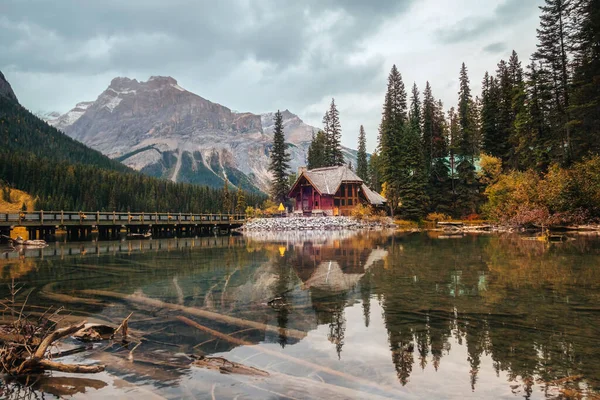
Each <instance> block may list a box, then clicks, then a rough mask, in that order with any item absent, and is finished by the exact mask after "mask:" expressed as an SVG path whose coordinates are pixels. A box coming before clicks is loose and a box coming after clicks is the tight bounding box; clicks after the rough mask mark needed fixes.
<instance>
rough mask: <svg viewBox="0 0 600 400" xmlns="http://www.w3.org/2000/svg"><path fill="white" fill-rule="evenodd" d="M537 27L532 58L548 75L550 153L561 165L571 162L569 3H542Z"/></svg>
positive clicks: (565, 0) (559, 0) (553, 0)
mask: <svg viewBox="0 0 600 400" xmlns="http://www.w3.org/2000/svg"><path fill="white" fill-rule="evenodd" d="M540 9H541V11H542V14H541V16H540V28H538V30H537V37H538V44H537V51H536V53H535V54H534V59H535V60H537V61H539V62H541V63H542V65H543V68H544V69H547V70H548V72H549V73H550V76H551V80H550V82H551V85H552V87H551V91H552V99H551V114H550V115H551V116H552V121H551V125H552V131H553V137H554V140H553V142H554V143H553V153H554V154H557V155H558V156H559V157H561V160H560V161H562V162H563V163H570V162H571V161H572V144H571V134H570V126H569V124H568V123H567V122H568V121H569V107H570V101H569V100H570V99H569V72H568V71H569V68H570V65H569V64H570V63H569V47H570V44H571V40H572V33H573V32H572V30H571V29H570V27H569V14H570V12H571V9H572V1H571V0H545V5H543V6H541V7H540Z"/></svg>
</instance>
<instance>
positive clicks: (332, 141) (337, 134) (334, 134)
mask: <svg viewBox="0 0 600 400" xmlns="http://www.w3.org/2000/svg"><path fill="white" fill-rule="evenodd" d="M328 113H329V141H328V149H329V152H328V153H329V160H328V162H329V165H330V166H335V165H344V154H343V153H342V125H341V123H340V113H339V111H338V109H337V106H336V105H335V99H331V105H330V106H329V112H328Z"/></svg>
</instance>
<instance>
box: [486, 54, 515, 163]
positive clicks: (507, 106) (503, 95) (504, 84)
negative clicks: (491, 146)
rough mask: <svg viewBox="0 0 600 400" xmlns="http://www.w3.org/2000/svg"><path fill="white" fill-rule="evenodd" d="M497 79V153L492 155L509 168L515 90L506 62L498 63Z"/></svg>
mask: <svg viewBox="0 0 600 400" xmlns="http://www.w3.org/2000/svg"><path fill="white" fill-rule="evenodd" d="M496 79H497V81H498V102H497V104H496V107H497V108H496V110H495V114H496V123H497V125H496V129H497V132H496V134H497V137H496V139H497V143H496V145H497V152H496V154H494V153H490V155H493V156H495V157H499V158H500V159H501V160H502V164H503V165H505V166H508V162H507V161H508V159H509V157H510V152H511V147H510V146H509V138H510V136H511V132H512V129H513V123H514V121H513V118H512V96H513V88H512V81H511V79H510V72H509V69H508V64H507V63H506V61H504V60H501V61H500V62H499V63H498V69H497V71H496Z"/></svg>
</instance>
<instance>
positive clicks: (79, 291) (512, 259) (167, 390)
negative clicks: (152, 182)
mask: <svg viewBox="0 0 600 400" xmlns="http://www.w3.org/2000/svg"><path fill="white" fill-rule="evenodd" d="M82 246H83V247H82ZM86 246H87V247H86ZM88 247H89V248H88ZM599 266H600V240H598V239H597V238H595V237H577V238H576V239H575V240H573V241H569V242H565V243H553V244H548V243H543V242H538V241H528V240H523V239H522V238H521V237H519V236H514V235H511V236H470V235H467V236H465V237H463V238H458V239H456V240H439V239H438V238H436V237H435V235H427V234H389V233H381V232H276V233H255V234H251V235H249V236H245V237H240V236H238V237H221V238H197V239H178V240H154V241H146V242H135V241H133V242H127V243H116V242H115V243H97V244H85V245H84V244H61V245H52V246H50V247H49V248H48V249H47V250H45V252H42V253H40V252H37V253H36V252H31V253H26V254H20V255H18V256H16V257H15V256H14V255H11V256H7V255H4V258H0V268H1V273H2V280H3V282H4V283H10V282H11V281H12V280H13V279H15V280H16V281H18V282H19V283H23V284H25V285H26V287H27V288H29V290H30V291H31V293H30V294H29V304H30V305H32V306H33V305H36V306H40V305H43V306H47V305H48V304H49V302H51V303H52V304H54V305H55V306H60V305H63V306H65V307H66V308H67V309H68V310H69V312H70V313H71V314H72V317H71V318H72V319H82V318H87V319H88V320H90V321H100V322H104V323H106V322H111V323H117V324H118V321H120V320H121V319H122V318H123V317H124V316H126V315H128V314H129V312H131V311H133V312H134V317H133V318H132V320H131V322H130V328H131V329H132V330H133V331H137V332H140V334H143V336H144V341H143V342H142V345H140V347H139V348H138V349H136V351H135V357H134V359H135V362H130V361H128V360H126V359H123V357H122V354H121V353H120V352H119V351H120V350H114V349H112V350H110V351H98V350H95V351H93V352H90V353H88V354H82V355H78V356H73V358H72V360H75V361H81V360H82V359H88V360H98V361H100V362H102V363H105V364H106V365H107V372H105V373H102V374H99V375H94V376H93V377H84V378H93V379H94V382H96V381H98V380H100V381H103V382H105V383H106V385H101V384H95V386H91V387H90V388H89V390H87V391H85V390H83V391H82V390H78V391H77V392H76V393H67V394H69V395H75V397H77V393H80V394H79V395H81V396H85V397H86V398H89V397H98V398H103V397H107V396H117V397H126V398H127V397H131V398H133V397H136V396H139V395H143V394H144V393H147V392H148V391H152V392H155V393H157V394H158V395H160V396H162V397H166V398H179V397H211V394H212V395H214V396H215V397H216V398H234V397H236V396H240V398H244V397H249V398H255V397H265V396H270V397H278V396H279V397H282V396H284V395H285V396H289V397H298V398H306V397H327V398H347V397H349V396H350V397H352V396H353V394H354V395H357V396H359V397H360V395H362V396H363V397H364V395H365V393H368V394H369V396H383V397H385V396H397V397H406V398H514V397H515V396H516V397H525V398H560V397H561V396H563V397H567V395H576V394H577V393H584V394H588V395H590V396H591V392H590V390H592V391H597V390H598V389H600V366H599V365H598V364H599V363H598V361H599V360H600V346H599V345H600V335H599V333H600V322H599V321H598V313H599V312H600V308H598V303H599V300H600V290H599V289H600V268H599ZM90 289H97V290H103V291H110V292H116V293H118V294H121V295H132V294H136V296H138V297H142V298H144V297H147V298H150V299H156V300H160V301H163V302H167V303H173V304H176V305H178V306H181V307H190V308H196V309H201V310H206V311H210V312H214V313H219V314H225V315H228V316H232V317H236V318H240V319H244V320H250V321H257V322H260V323H264V324H267V325H270V326H273V327H276V329H274V330H260V329H247V328H244V327H240V326H234V325H228V324H224V323H220V322H217V321H215V320H207V319H202V318H197V317H193V319H195V320H197V321H198V322H199V323H201V324H203V325H204V326H207V327H209V328H211V329H215V330H217V331H220V332H223V333H225V334H230V335H232V336H234V337H236V338H238V339H240V340H243V341H244V343H250V344H254V345H253V346H250V345H243V346H240V345H237V344H232V343H229V342H226V341H223V340H215V338H213V337H211V336H210V335H208V334H206V333H204V332H201V331H198V330H197V329H194V328H192V327H190V326H187V325H184V324H182V323H181V322H180V321H178V320H176V319H174V318H173V317H174V316H176V315H179V314H180V312H179V311H173V310H171V309H169V310H162V309H156V308H152V307H144V306H143V305H140V304H133V303H131V302H128V301H127V300H119V299H114V298H104V297H95V296H92V295H89V294H88V295H86V294H85V292H84V291H85V290H88V293H91V292H89V290H90ZM0 295H1V296H2V297H7V296H8V291H7V289H6V285H2V288H1V293H0ZM61 296H63V297H61ZM64 296H66V297H64ZM90 297H92V298H93V300H94V301H88V302H85V303H84V302H77V300H76V299H77V298H80V299H81V298H87V299H88V300H89V298H90ZM73 299H75V300H73ZM182 315H185V314H182ZM188 316H189V315H188ZM290 332H294V335H291V334H290ZM302 332H304V333H302ZM299 333H302V334H299ZM262 348H264V349H270V350H271V351H274V350H276V351H277V352H281V353H282V354H285V355H286V356H290V357H294V359H300V360H306V361H309V362H310V363H312V364H309V365H314V364H316V365H319V366H323V367H326V368H330V369H333V370H336V371H341V372H343V373H344V374H346V376H347V375H352V376H356V377H360V378H363V379H367V380H369V381H371V382H373V384H374V385H379V386H380V387H381V388H382V389H381V390H377V389H373V388H372V387H367V386H365V385H364V384H362V383H360V381H359V380H357V381H355V382H353V381H351V380H348V379H345V378H343V377H340V376H336V375H331V374H327V373H325V372H323V371H316V370H315V369H314V368H313V369H311V368H310V367H309V366H307V365H302V364H298V363H294V362H293V361H290V360H287V361H286V359H280V358H278V357H276V356H274V355H273V354H270V353H265V352H261V351H259V350H260V349H262ZM185 354H205V355H218V356H221V357H224V358H227V359H228V360H231V361H236V362H240V363H243V364H245V365H250V366H254V367H257V368H261V369H265V370H268V371H269V372H271V373H272V374H273V376H272V377H270V378H260V379H258V378H243V377H239V376H235V375H219V374H218V373H217V372H214V371H208V370H203V369H199V368H194V367H190V366H189V359H187V358H186V357H185V356H184V355H185ZM153 360H154V361H153ZM156 360H159V361H160V360H162V361H161V363H156ZM57 376H58V377H60V376H61V375H60V374H57ZM80 382H85V379H84V380H82V381H81V380H80ZM313 386H314V387H313ZM78 387H79V386H78ZM340 387H342V388H345V389H343V390H351V391H353V392H344V391H340V390H342V389H339V388H340ZM37 390H44V389H43V388H40V387H37ZM5 393H8V392H5ZM54 393H57V392H56V390H55V392H54ZM274 393H275V394H278V395H275V394H274ZM8 394H10V393H8ZM336 396H337V397H336ZM9 397H10V396H9ZM367 397H368V396H367Z"/></svg>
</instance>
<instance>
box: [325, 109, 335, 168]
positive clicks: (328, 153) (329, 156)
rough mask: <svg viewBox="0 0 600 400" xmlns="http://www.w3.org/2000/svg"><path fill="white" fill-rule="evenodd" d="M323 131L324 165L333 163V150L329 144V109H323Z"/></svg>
mask: <svg viewBox="0 0 600 400" xmlns="http://www.w3.org/2000/svg"><path fill="white" fill-rule="evenodd" d="M323 133H324V134H325V147H324V149H325V163H324V165H323V167H325V166H331V165H333V151H332V149H333V148H332V146H331V117H330V114H329V110H327V111H325V115H324V116H323Z"/></svg>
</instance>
